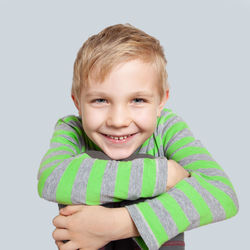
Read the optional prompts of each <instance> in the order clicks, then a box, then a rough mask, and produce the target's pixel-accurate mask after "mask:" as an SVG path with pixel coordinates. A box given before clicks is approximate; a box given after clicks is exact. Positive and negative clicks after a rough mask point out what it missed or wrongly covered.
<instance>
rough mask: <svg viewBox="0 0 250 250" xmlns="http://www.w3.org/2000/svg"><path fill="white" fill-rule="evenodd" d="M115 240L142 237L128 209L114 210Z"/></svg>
mask: <svg viewBox="0 0 250 250" xmlns="http://www.w3.org/2000/svg"><path fill="white" fill-rule="evenodd" d="M112 210H113V221H114V235H113V240H119V239H126V238H132V237H137V236H140V234H139V232H138V230H137V228H136V226H135V224H134V222H133V220H132V218H131V216H130V214H129V212H128V210H127V208H126V207H121V208H113V209H112Z"/></svg>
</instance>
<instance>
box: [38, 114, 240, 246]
mask: <svg viewBox="0 0 250 250" xmlns="http://www.w3.org/2000/svg"><path fill="white" fill-rule="evenodd" d="M86 150H97V151H100V150H101V149H100V148H99V147H98V146H97V145H95V144H94V143H93V142H92V141H91V140H90V139H89V138H88V137H87V135H86V134H85V132H84V130H83V128H82V124H81V119H80V118H79V117H76V116H73V115H72V116H67V117H64V118H62V119H60V120H59V121H58V122H57V124H56V126H55V131H54V134H53V136H52V139H51V142H50V148H49V150H48V151H47V153H46V154H45V156H44V157H43V159H42V162H41V165H40V168H39V173H38V180H39V182H38V192H39V195H40V197H42V198H44V199H46V200H49V201H53V202H57V203H61V204H87V205H100V204H105V203H110V202H120V201H122V200H136V199H139V198H148V199H146V200H145V201H143V202H140V203H136V204H131V205H127V206H126V208H127V209H128V211H129V214H130V216H131V218H132V219H133V221H134V223H135V225H136V227H137V229H138V231H139V233H140V237H135V238H134V240H135V241H136V242H137V244H138V245H139V246H140V247H141V248H142V249H158V248H160V246H161V245H163V244H164V243H165V242H166V241H168V240H170V239H172V238H174V237H175V236H177V235H178V234H180V233H182V232H184V231H186V230H190V229H192V228H196V227H199V226H202V225H206V224H209V223H213V222H217V221H221V220H225V219H227V218H230V217H232V216H234V215H235V214H236V213H237V211H238V200H237V197H236V194H235V191H234V188H233V186H232V184H231V182H230V180H229V178H228V177H227V175H226V174H225V172H224V171H223V169H222V168H221V167H220V166H219V164H218V163H217V162H216V161H215V160H214V159H213V158H212V156H211V154H210V153H209V152H208V151H207V150H206V148H205V147H204V146H203V145H202V143H201V142H200V141H199V140H197V139H195V138H194V136H193V134H192V132H191V131H190V129H189V127H188V125H187V124H186V123H185V122H184V121H183V119H182V118H180V117H179V116H177V115H176V114H175V113H173V112H172V111H171V110H170V109H164V110H163V111H162V113H161V116H160V117H159V118H158V119H157V127H156V129H155V131H154V133H153V135H152V136H151V137H150V138H148V139H147V140H146V141H145V142H144V143H143V144H142V145H141V147H140V148H139V149H138V150H137V153H144V154H145V153H146V154H150V155H153V156H154V157H155V159H148V158H145V159H135V160H132V161H115V160H100V159H95V158H91V157H90V156H89V155H88V154H87V153H85V151H86ZM167 159H173V160H174V161H176V162H178V163H179V164H180V165H181V166H183V167H184V168H185V169H186V170H187V171H188V172H189V173H190V174H191V177H189V178H185V179H183V180H182V181H180V182H179V183H178V184H177V185H176V186H175V187H174V188H172V189H170V190H169V191H168V192H166V190H165V188H166V182H167V167H166V166H167Z"/></svg>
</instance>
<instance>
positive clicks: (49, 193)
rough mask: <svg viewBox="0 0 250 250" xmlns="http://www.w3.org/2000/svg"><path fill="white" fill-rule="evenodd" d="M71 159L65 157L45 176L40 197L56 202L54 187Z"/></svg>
mask: <svg viewBox="0 0 250 250" xmlns="http://www.w3.org/2000/svg"><path fill="white" fill-rule="evenodd" d="M71 161H72V159H66V160H64V161H63V162H62V163H61V164H59V166H57V167H56V168H55V169H54V170H53V172H52V173H51V174H50V176H49V177H48V178H47V180H46V181H45V184H44V188H43V194H42V197H43V198H44V199H46V200H49V201H53V202H56V188H57V185H58V183H59V181H60V179H61V177H62V175H63V173H64V171H65V169H66V168H67V166H68V165H69V163H70V162H71Z"/></svg>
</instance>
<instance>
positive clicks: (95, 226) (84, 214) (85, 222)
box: [53, 205, 115, 250]
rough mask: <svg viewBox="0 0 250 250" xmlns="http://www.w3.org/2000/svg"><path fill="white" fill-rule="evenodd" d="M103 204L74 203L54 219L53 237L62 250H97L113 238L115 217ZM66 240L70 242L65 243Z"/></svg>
mask: <svg viewBox="0 0 250 250" xmlns="http://www.w3.org/2000/svg"><path fill="white" fill-rule="evenodd" d="M111 211H112V209H110V208H105V207H103V206H87V205H72V206H67V207H65V208H63V209H61V210H60V215H58V216H56V217H55V218H54V219H53V224H54V226H55V227H56V229H55V231H54V232H53V238H54V239H55V241H56V244H57V246H58V248H59V249H60V250H76V249H84V250H90V249H91V250H95V249H99V248H101V247H103V246H105V245H106V244H108V243H109V242H110V241H112V240H114V239H113V232H114V223H115V217H114V216H113V213H112V212H111ZM64 240H67V241H68V242H66V243H63V241H64Z"/></svg>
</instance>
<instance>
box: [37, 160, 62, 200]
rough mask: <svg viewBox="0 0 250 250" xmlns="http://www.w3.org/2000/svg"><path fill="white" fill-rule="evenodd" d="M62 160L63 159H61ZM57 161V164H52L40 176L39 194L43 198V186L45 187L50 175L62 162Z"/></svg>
mask: <svg viewBox="0 0 250 250" xmlns="http://www.w3.org/2000/svg"><path fill="white" fill-rule="evenodd" d="M61 162H62V161H61ZM61 162H59V163H57V164H56V165H53V166H51V167H50V168H47V169H45V170H44V171H43V172H42V174H41V176H40V178H39V182H38V193H39V196H40V197H41V198H42V194H43V188H44V184H45V182H46V180H47V178H48V177H49V176H50V174H51V173H52V172H53V170H54V169H55V168H56V167H57V166H58V165H59V164H60V163H61Z"/></svg>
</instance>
